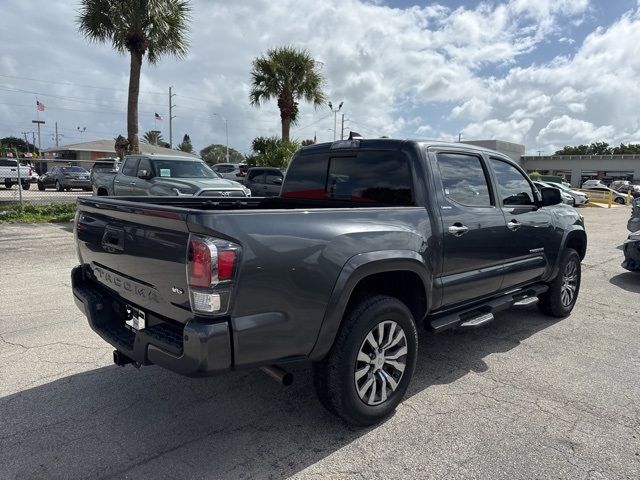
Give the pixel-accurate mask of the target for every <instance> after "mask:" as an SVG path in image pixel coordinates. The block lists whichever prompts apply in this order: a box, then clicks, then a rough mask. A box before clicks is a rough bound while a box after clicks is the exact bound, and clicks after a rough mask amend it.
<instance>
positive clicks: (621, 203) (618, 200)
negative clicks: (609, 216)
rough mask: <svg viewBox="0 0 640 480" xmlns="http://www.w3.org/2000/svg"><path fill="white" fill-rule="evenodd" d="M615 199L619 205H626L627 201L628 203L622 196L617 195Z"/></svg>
mask: <svg viewBox="0 0 640 480" xmlns="http://www.w3.org/2000/svg"><path fill="white" fill-rule="evenodd" d="M614 201H615V202H616V203H617V204H618V205H624V204H625V203H627V202H626V201H625V199H624V198H620V197H617V198H616V199H615V200H614Z"/></svg>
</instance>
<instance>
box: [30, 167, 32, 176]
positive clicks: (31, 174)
mask: <svg viewBox="0 0 640 480" xmlns="http://www.w3.org/2000/svg"><path fill="white" fill-rule="evenodd" d="M32 175H33V170H31V167H29V176H32Z"/></svg>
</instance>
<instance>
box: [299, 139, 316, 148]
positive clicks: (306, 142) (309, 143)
mask: <svg viewBox="0 0 640 480" xmlns="http://www.w3.org/2000/svg"><path fill="white" fill-rule="evenodd" d="M314 143H316V142H315V140H314V139H313V138H307V139H306V140H303V141H302V142H301V143H300V145H302V146H303V147H306V146H308V145H313V144H314Z"/></svg>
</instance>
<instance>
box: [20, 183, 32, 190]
mask: <svg viewBox="0 0 640 480" xmlns="http://www.w3.org/2000/svg"><path fill="white" fill-rule="evenodd" d="M30 188H31V184H30V183H23V184H22V189H23V190H29V189H30Z"/></svg>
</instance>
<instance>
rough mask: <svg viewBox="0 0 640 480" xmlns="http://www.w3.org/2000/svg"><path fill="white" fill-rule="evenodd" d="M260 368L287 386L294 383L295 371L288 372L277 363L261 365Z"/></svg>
mask: <svg viewBox="0 0 640 480" xmlns="http://www.w3.org/2000/svg"><path fill="white" fill-rule="evenodd" d="M260 370H262V371H263V372H264V373H266V374H267V375H269V376H270V377H271V378H273V379H274V380H275V381H276V382H278V383H280V384H281V385H283V386H285V387H288V386H289V385H291V384H292V383H293V373H290V372H287V371H286V370H283V369H282V368H280V367H278V366H277V365H270V366H268V367H261V368H260Z"/></svg>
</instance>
